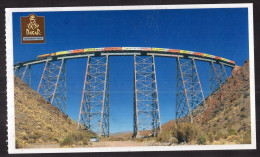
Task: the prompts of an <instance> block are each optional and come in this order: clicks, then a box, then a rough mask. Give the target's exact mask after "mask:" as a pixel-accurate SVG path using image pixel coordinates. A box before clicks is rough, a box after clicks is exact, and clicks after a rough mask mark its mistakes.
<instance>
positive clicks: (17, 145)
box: [15, 139, 25, 149]
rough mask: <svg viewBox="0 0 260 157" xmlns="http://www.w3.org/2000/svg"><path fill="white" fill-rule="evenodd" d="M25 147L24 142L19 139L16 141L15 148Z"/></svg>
mask: <svg viewBox="0 0 260 157" xmlns="http://www.w3.org/2000/svg"><path fill="white" fill-rule="evenodd" d="M24 147H25V144H24V143H23V141H21V140H19V139H17V140H15V148H17V149H18V148H24Z"/></svg>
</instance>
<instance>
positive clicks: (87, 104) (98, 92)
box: [78, 56, 109, 136]
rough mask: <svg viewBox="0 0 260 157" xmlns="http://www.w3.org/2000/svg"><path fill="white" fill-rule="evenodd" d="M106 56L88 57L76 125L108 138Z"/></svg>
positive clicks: (107, 75)
mask: <svg viewBox="0 0 260 157" xmlns="http://www.w3.org/2000/svg"><path fill="white" fill-rule="evenodd" d="M108 68H109V67H108V56H105V57H88V61H87V68H86V74H85V81H84V87H83V94H82V100H81V107H80V113H79V121H78V125H79V126H81V127H83V128H84V129H87V130H89V131H93V132H95V133H96V134H98V135H99V136H109V73H108V70H109V69H108Z"/></svg>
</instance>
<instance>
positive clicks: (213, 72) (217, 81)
mask: <svg viewBox="0 0 260 157" xmlns="http://www.w3.org/2000/svg"><path fill="white" fill-rule="evenodd" d="M209 65H210V71H209V76H210V77H209V81H210V86H209V89H210V94H211V93H213V92H214V91H215V90H216V89H218V88H219V89H220V90H221V91H222V85H221V84H223V83H224V82H225V81H226V80H227V79H228V75H227V72H226V70H225V66H224V65H223V64H217V63H213V62H210V63H209Z"/></svg>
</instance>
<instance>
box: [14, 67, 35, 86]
mask: <svg viewBox="0 0 260 157" xmlns="http://www.w3.org/2000/svg"><path fill="white" fill-rule="evenodd" d="M14 74H15V75H16V76H17V77H18V78H20V79H21V80H22V81H23V82H24V83H26V84H27V85H28V86H29V87H30V86H31V65H26V66H23V67H16V68H14Z"/></svg>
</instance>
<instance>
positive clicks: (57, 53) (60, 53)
mask: <svg viewBox="0 0 260 157" xmlns="http://www.w3.org/2000/svg"><path fill="white" fill-rule="evenodd" d="M67 53H68V51H59V52H56V56H60V55H65V54H67Z"/></svg>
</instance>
